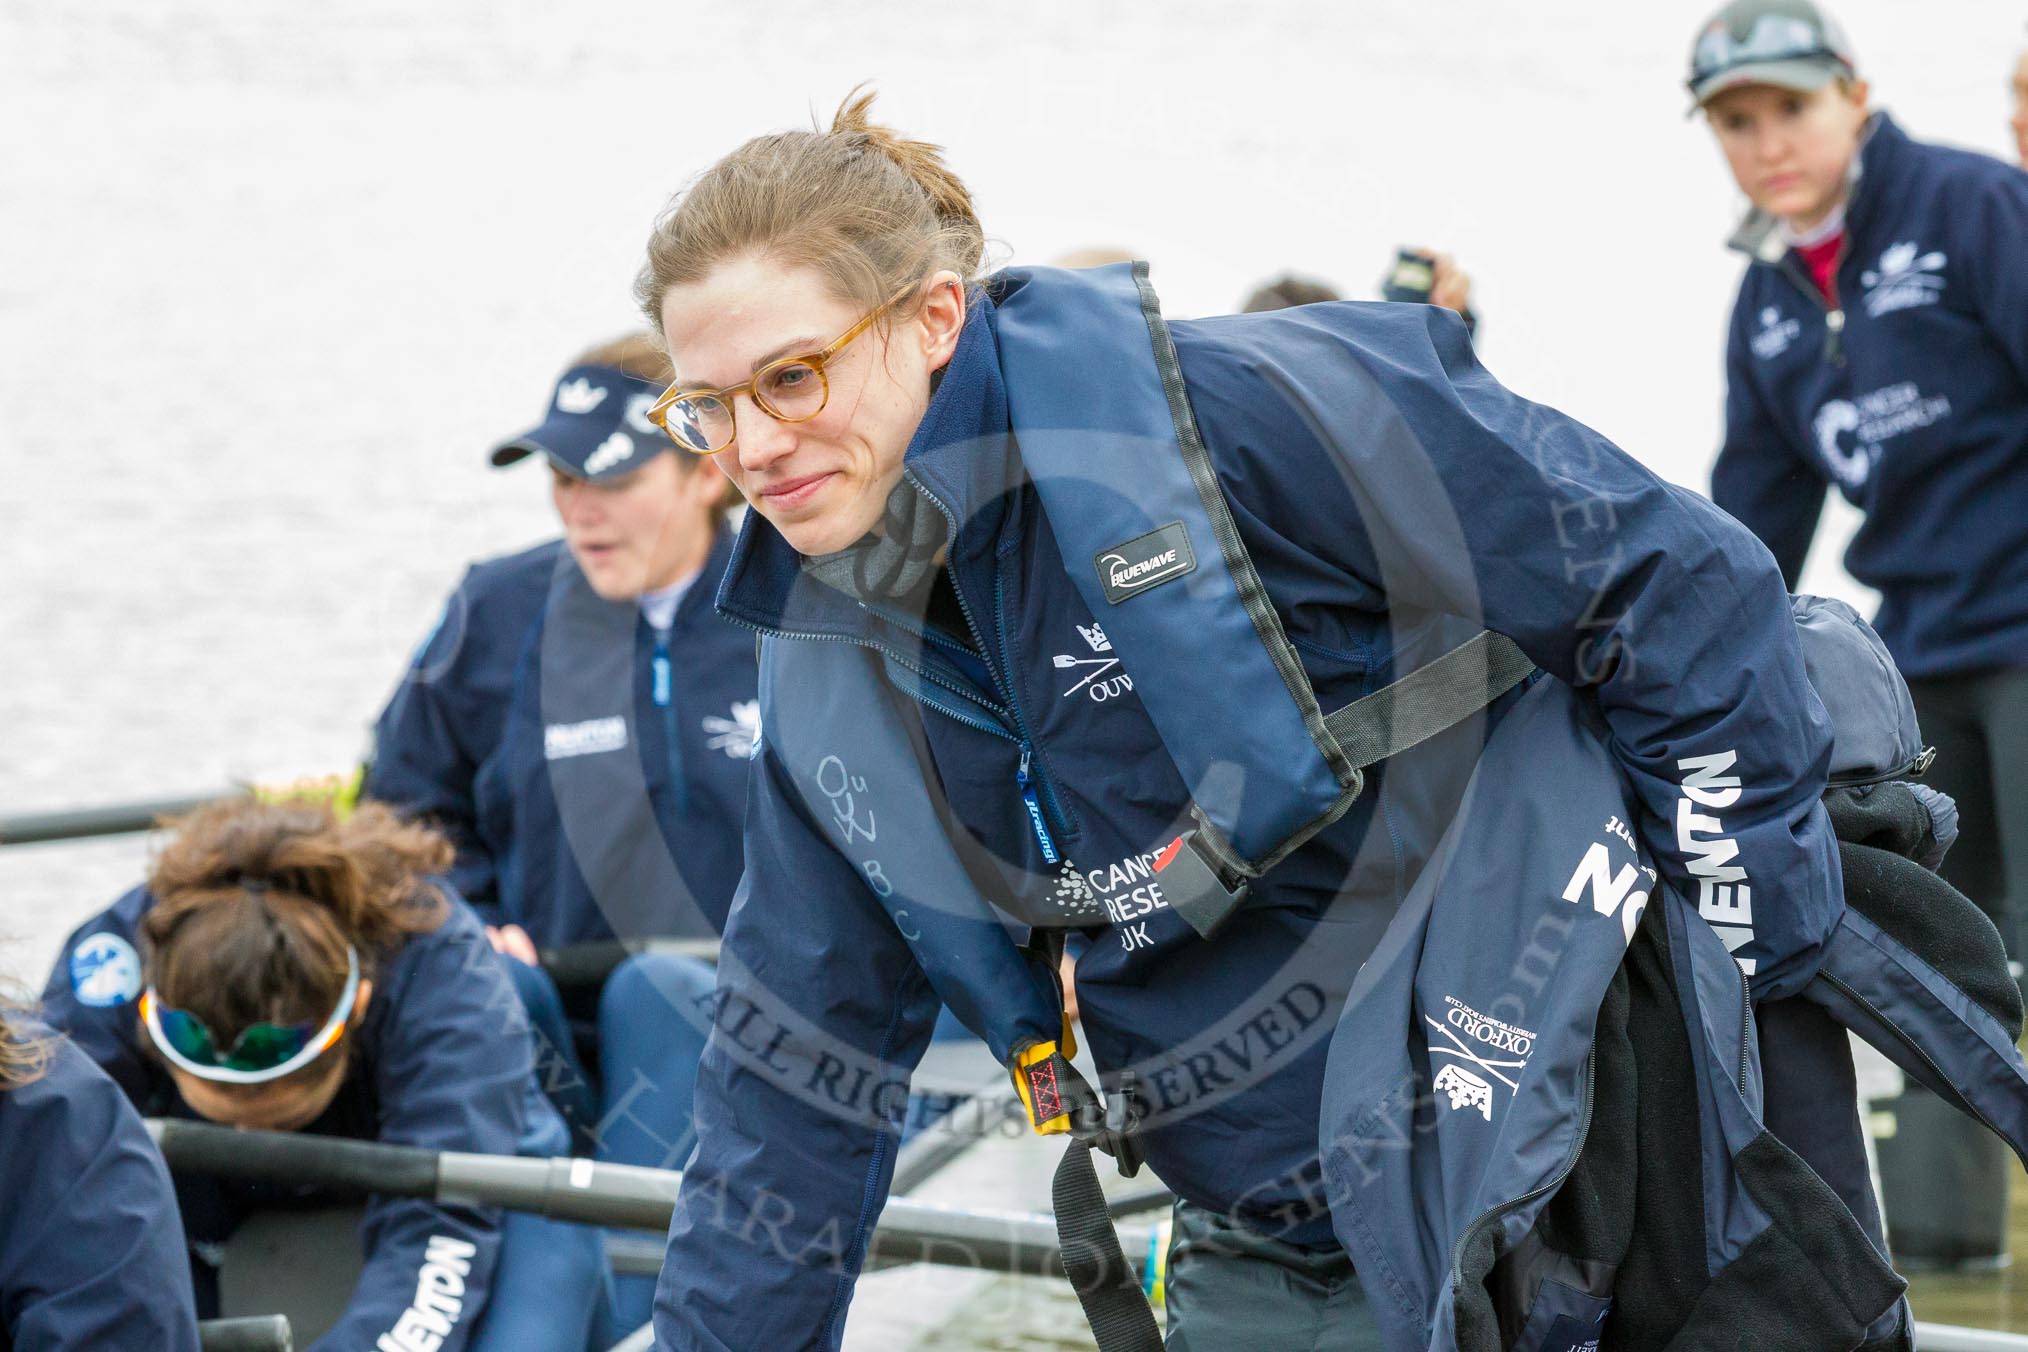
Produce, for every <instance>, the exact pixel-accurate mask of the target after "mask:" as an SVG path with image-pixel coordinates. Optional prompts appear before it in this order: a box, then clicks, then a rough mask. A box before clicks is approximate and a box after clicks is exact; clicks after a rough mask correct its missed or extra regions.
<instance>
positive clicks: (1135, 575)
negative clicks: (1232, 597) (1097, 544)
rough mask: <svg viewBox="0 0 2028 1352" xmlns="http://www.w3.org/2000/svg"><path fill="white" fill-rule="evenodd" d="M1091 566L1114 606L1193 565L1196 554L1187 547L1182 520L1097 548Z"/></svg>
mask: <svg viewBox="0 0 2028 1352" xmlns="http://www.w3.org/2000/svg"><path fill="white" fill-rule="evenodd" d="M1092 565H1093V567H1095V568H1097V569H1098V576H1099V585H1100V586H1102V587H1104V588H1105V592H1106V600H1108V601H1110V602H1111V603H1112V604H1114V605H1118V604H1119V603H1120V602H1122V601H1125V600H1127V599H1128V598H1130V597H1135V596H1139V595H1140V594H1141V593H1142V592H1144V591H1147V590H1148V589H1150V588H1151V587H1159V586H1161V585H1162V584H1163V583H1164V582H1171V581H1174V580H1175V579H1177V578H1179V577H1181V576H1183V575H1184V574H1185V573H1187V572H1189V571H1190V570H1191V569H1193V568H1195V567H1196V566H1197V556H1196V555H1195V554H1194V553H1192V552H1191V550H1190V533H1189V532H1188V531H1186V530H1185V529H1184V528H1183V523H1182V522H1181V521H1171V522H1170V523H1169V524H1168V525H1166V526H1158V527H1157V528H1155V529H1154V530H1151V531H1149V532H1148V533H1147V534H1146V535H1137V536H1135V537H1134V538H1133V539H1131V540H1129V541H1127V542H1126V543H1125V544H1121V545H1114V546H1113V547H1112V548H1111V549H1105V550H1100V551H1099V553H1098V554H1097V555H1096V556H1095V557H1094V558H1093V559H1092Z"/></svg>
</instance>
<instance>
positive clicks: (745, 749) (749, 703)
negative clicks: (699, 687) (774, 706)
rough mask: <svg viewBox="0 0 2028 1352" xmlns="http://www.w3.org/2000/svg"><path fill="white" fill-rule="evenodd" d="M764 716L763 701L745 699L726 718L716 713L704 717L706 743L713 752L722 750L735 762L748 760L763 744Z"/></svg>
mask: <svg viewBox="0 0 2028 1352" xmlns="http://www.w3.org/2000/svg"><path fill="white" fill-rule="evenodd" d="M760 736H761V715H760V701H759V700H757V699H743V700H737V701H735V702H734V704H733V706H732V708H731V709H730V710H729V711H728V713H727V716H726V717H724V718H720V717H719V716H718V715H717V714H706V715H705V716H704V737H705V742H704V744H705V745H706V746H708V747H710V748H711V749H712V750H713V751H723V752H724V753H725V754H726V755H728V756H730V757H732V758H733V759H734V760H746V759H748V758H749V757H751V756H752V755H753V750H754V748H755V747H756V746H758V745H759V744H760Z"/></svg>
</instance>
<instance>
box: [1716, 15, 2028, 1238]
mask: <svg viewBox="0 0 2028 1352" xmlns="http://www.w3.org/2000/svg"><path fill="white" fill-rule="evenodd" d="M1688 83H1689V88H1690V92H1691V96H1692V98H1693V99H1694V100H1695V105H1694V106H1695V108H1696V109H1699V110H1701V111H1702V112H1703V113H1704V115H1705V120H1706V122H1707V124H1708V125H1709V127H1710V129H1711V131H1712V134H1713V136H1714V137H1715V138H1716V140H1717V142H1718V147H1719V149H1720V151H1721V152H1722V153H1723V155H1724V157H1725V161H1726V164H1727V166H1728V167H1729V168H1730V169H1731V171H1732V175H1733V178H1734V179H1735V180H1736V181H1737V183H1738V185H1739V188H1740V191H1741V192H1743V193H1744V194H1745V195H1746V197H1747V199H1748V200H1749V202H1750V203H1751V210H1750V212H1749V213H1748V215H1747V217H1746V219H1745V221H1744V222H1743V223H1742V225H1741V226H1740V228H1739V230H1738V231H1737V233H1736V234H1735V235H1734V236H1733V238H1732V241H1731V244H1732V247H1733V248H1735V249H1737V250H1739V251H1740V252H1741V253H1743V254H1745V255H1746V257H1747V259H1748V266H1747V269H1746V274H1745V276H1744V278H1743V279H1742V281H1741V283H1740V289H1739V296H1738V300H1737V302H1736V303H1735V306H1734V309H1733V315H1732V323H1731V331H1730V340H1729V346H1728V351H1727V358H1726V377H1727V395H1726V426H1725V444H1724V447H1723V450H1722V451H1721V452H1720V454H1719V457H1718V462H1717V465H1716V467H1715V468H1714V470H1713V472H1712V484H1711V487H1712V497H1713V498H1714V499H1715V500H1716V501H1717V503H1718V505H1719V506H1720V507H1723V508H1724V509H1726V510H1727V511H1729V512H1731V513H1732V514H1733V515H1734V516H1736V517H1737V518H1739V520H1741V521H1742V522H1744V523H1745V524H1746V525H1747V526H1748V527H1749V528H1751V529H1752V530H1753V532H1754V533H1755V534H1756V535H1758V536H1759V537H1760V539H1761V540H1762V542H1763V543H1765V544H1766V545H1767V546H1768V548H1769V549H1770V550H1771V551H1773V553H1774V555H1775V558H1776V559H1777V561H1779V563H1780V564H1781V567H1782V571H1783V574H1784V576H1785V577H1786V579H1787V581H1788V583H1789V586H1790V587H1791V588H1792V589H1793V588H1794V587H1795V586H1796V583H1797V579H1798V576H1799V574H1800V573H1801V572H1802V567H1803V562H1804V558H1805V556H1806V554H1807V553H1808V551H1809V547H1810V543H1811V540H1812V538H1813V537H1814V536H1815V534H1816V528H1817V519H1818V516H1819V515H1820V513H1821V511H1822V508H1823V504H1824V497H1825V493H1826V490H1827V489H1829V488H1831V487H1836V488H1837V489H1838V491H1839V492H1840V493H1842V494H1844V496H1845V497H1846V498H1847V499H1848V500H1849V501H1851V502H1852V503H1853V504H1854V505H1856V506H1857V507H1859V508H1860V510H1861V511H1862V512H1864V513H1865V519H1864V521H1863V523H1862V524H1861V526H1860V528H1859V530H1858V533H1857V534H1856V535H1855V536H1854V537H1853V540H1852V543H1851V545H1850V547H1849V549H1848V550H1847V551H1846V555H1845V565H1846V567H1847V568H1848V569H1849V570H1850V571H1851V573H1852V575H1853V576H1854V577H1856V578H1857V579H1858V580H1859V581H1861V582H1863V583H1865V584H1867V585H1868V586H1870V587H1873V588H1876V589H1877V590H1878V591H1879V592H1880V607H1879V612H1878V614H1877V616H1876V617H1875V619H1874V624H1875V626H1876V627H1877V628H1878V629H1879V631H1880V634H1881V636H1882V637H1883V638H1884V639H1885V640H1886V642H1887V645H1888V648H1889V649H1890V651H1891V652H1892V653H1893V655H1894V659H1895V661H1896V662H1897V663H1898V664H1899V665H1900V667H1901V669H1902V671H1903V672H1904V673H1905V674H1906V675H1907V676H1908V678H1909V685H1910V687H1911V689H1912V691H1913V693H1914V696H1915V702H1916V707H1917V710H1918V711H1919V713H1920V715H1921V721H1922V729H1923V732H1924V734H1925V736H1926V738H1927V739H1928V740H1929V741H1931V742H1933V743H1934V744H1935V746H1936V751H1937V756H1936V764H1935V770H1934V772H1933V774H1932V775H1931V777H1930V782H1931V784H1932V785H1933V786H1934V787H1936V788H1938V789H1941V790H1943V791H1944V792H1946V793H1948V794H1950V795H1951V796H1952V797H1954V798H1956V799H1957V801H1958V803H1959V805H1960V807H1961V809H1962V810H1963V813H1964V831H1963V835H1962V838H1961V841H1960V843H1959V844H1958V846H1957V847H1956V849H1955V851H1954V852H1953V853H1952V854H1951V856H1950V858H1949V860H1948V861H1947V862H1946V863H1945V865H1944V867H1943V876H1944V877H1945V878H1946V879H1947V880H1949V881H1950V882H1952V883H1954V884H1955V885H1956V886H1957V887H1958V888H1959V889H1961V890H1962V891H1964V892H1965V893H1966V894H1967V895H1969V896H1970V897H1971V898H1972V899H1973V900H1974V901H1975V902H1977V903H1978V904H1979V906H1980V908H1981V909H1982V910H1984V911H1985V912H1986V914H1987V915H1988V916H1990V917H1991V918H1992V920H1993V921H1994V922H1995V923H1996V924H1997V925H1998V927H1999V929H2000V931H2001V933H2002V935H2003V936H2004V937H2005V939H2006V941H2007V944H2008V947H2009V950H2010V952H2012V953H2014V954H2015V955H2016V956H2017V957H2018V953H2019V950H2018V948H2017V947H2016V944H2017V943H2018V942H2019V937H2020V936H2019V935H2018V934H2017V933H2016V932H2015V920H2014V918H2013V917H2014V916H2015V915H2018V913H2019V911H2020V909H2021V908H2022V907H2023V906H2024V905H2028V510H2024V509H2023V504H2024V503H2028V319H2024V316H2028V174H2023V173H2022V172H2021V171H2020V170H2018V169H2016V168H2014V167H2013V166H2011V165H2007V164H2003V163H2001V162H2000V161H1998V160H1995V159H1992V158H1989V157H1987V156H1984V155H1978V154H1973V153H1970V152H1967V151H1962V150H1956V149H1951V148H1947V147H1944V146H1937V145H1929V144H1925V143H1923V142H1920V141H1916V140H1913V139H1911V138H1910V137H1909V136H1907V135H1906V134H1905V133H1904V132H1903V131H1902V130H1901V128H1900V127H1899V126H1897V125H1896V124H1895V122H1894V121H1893V119H1891V118H1890V117H1889V116H1888V115H1887V114H1886V113H1885V112H1881V111H1877V110H1875V109H1874V107H1873V106H1872V104H1871V102H1870V91H1869V89H1868V86H1867V84H1866V82H1865V81H1864V80H1862V79H1860V78H1859V70H1858V65H1857V60H1856V57H1855V55H1854V51H1853V47H1852V44H1851V42H1850V41H1849V40H1848V39H1847V37H1846V36H1845V34H1844V32H1843V30H1842V29H1841V28H1840V27H1839V25H1838V24H1837V22H1836V21H1835V20H1834V19H1833V18H1832V17H1831V16H1830V15H1828V14H1826V13H1824V12H1823V11H1822V10H1821V9H1819V8H1818V7H1817V6H1815V5H1813V4H1810V3H1808V0H1736V2H1735V3H1733V4H1730V5H1728V6H1726V7H1725V8H1724V9H1722V10H1720V11H1719V12H1718V13H1717V14H1715V15H1714V16H1712V18H1711V19H1710V20H1709V21H1708V22H1707V23H1706V24H1705V26H1704V27H1703V28H1702V29H1701V30H1700V32H1699V34H1698V37H1697V39H1696V41H1695V44H1694V46H1693V49H1692V53H1691V71H1690V78H1689V82H1688ZM1776 1019H1777V1020H1778V1019H1779V1013H1778V1012H1777V1014H1776ZM1774 1031H1775V1030H1773V1029H1764V1035H1763V1043H1764V1048H1765V1046H1766V1044H1767V1042H1768V1037H1769V1035H1770V1034H1772V1033H1773V1032H1774ZM1790 1031H1792V1032H1793V1031H1795V1030H1790ZM1768 1059H1769V1062H1770V1068H1769V1083H1770V1086H1771V1089H1770V1093H1771V1102H1770V1108H1769V1122H1770V1124H1771V1125H1776V1126H1779V1125H1780V1124H1781V1117H1782V1114H1781V1111H1780V1105H1779V1102H1778V1100H1779V1099H1780V1098H1781V1093H1780V1081H1781V1075H1780V1064H1779V1063H1780V1061H1781V1058H1780V1057H1779V1056H1777V1055H1773V1054H1770V1055H1769V1058H1768ZM1805 1134H1806V1135H1810V1136H1813V1137H1814V1138H1815V1139H1816V1141H1817V1145H1818V1147H1819V1148H1818V1149H1812V1148H1811V1143H1810V1141H1808V1140H1804V1141H1801V1142H1798V1141H1797V1140H1796V1139H1793V1138H1791V1137H1789V1136H1786V1135H1785V1139H1789V1140H1790V1143H1791V1144H1794V1145H1796V1146H1797V1148H1798V1149H1799V1150H1801V1151H1802V1153H1804V1154H1805V1155H1806V1156H1807V1157H1809V1158H1810V1160H1811V1163H1812V1164H1813V1165H1817V1166H1818V1168H1819V1171H1820V1172H1822V1173H1824V1175H1825V1177H1826V1178H1827V1179H1829V1180H1830V1181H1832V1182H1834V1183H1839V1179H1840V1173H1841V1169H1840V1168H1839V1167H1838V1166H1837V1164H1836V1163H1835V1162H1832V1163H1827V1162H1826V1152H1827V1151H1828V1154H1829V1156H1830V1157H1832V1158H1833V1160H1834V1161H1835V1157H1837V1156H1839V1155H1842V1156H1843V1160H1844V1165H1845V1168H1844V1169H1843V1170H1842V1172H1843V1173H1844V1174H1846V1175H1848V1177H1847V1178H1846V1181H1845V1182H1844V1183H1841V1184H1840V1191H1841V1192H1844V1193H1845V1194H1846V1196H1847V1200H1848V1201H1851V1202H1854V1204H1855V1206H1857V1205H1858V1204H1859V1196H1858V1195H1860V1194H1863V1193H1864V1192H1865V1191H1866V1188H1865V1177H1864V1175H1865V1162H1864V1159H1863V1156H1861V1155H1860V1153H1859V1150H1860V1146H1859V1142H1858V1132H1857V1127H1856V1124H1850V1125H1849V1130H1846V1131H1845V1132H1844V1133H1843V1135H1844V1145H1843V1147H1842V1148H1841V1149H1833V1148H1829V1147H1826V1146H1824V1144H1823V1133H1822V1132H1821V1131H1817V1132H1811V1133H1805ZM1902 1135H1903V1136H1904V1137H1910V1136H1918V1137H1919V1136H1924V1135H1925V1133H1923V1132H1909V1131H1906V1130H1904V1132H1903V1133H1902ZM1905 1145H1906V1141H1905V1140H1904V1141H1903V1142H1901V1143H1900V1144H1899V1145H1898V1146H1897V1147H1896V1148H1897V1149H1899V1148H1901V1147H1902V1146H1905ZM1939 1148H1945V1149H1952V1150H1955V1149H1957V1148H1958V1147H1957V1146H1956V1145H1955V1144H1950V1145H1947V1146H1944V1147H1939ZM1913 1172H1917V1171H1912V1170H1908V1169H1903V1170H1899V1171H1897V1170H1895V1169H1888V1168H1884V1169H1883V1178H1884V1181H1885V1187H1886V1191H1887V1194H1888V1199H1887V1200H1888V1211H1889V1218H1888V1219H1889V1222H1890V1224H1891V1225H1893V1226H1894V1228H1895V1232H1896V1233H1895V1248H1896V1252H1897V1255H1898V1256H1900V1257H1904V1258H1906V1257H1911V1256H1917V1251H1918V1250H1919V1249H1923V1248H1927V1247H1928V1244H1927V1242H1926V1241H1921V1240H1919V1238H1918V1236H1917V1234H1916V1233H1915V1232H1914V1230H1913V1229H1912V1228H1911V1227H1910V1226H1909V1225H1908V1224H1906V1223H1905V1222H1907V1221H1908V1219H1909V1216H1908V1213H1907V1212H1906V1211H1904V1213H1903V1222H1904V1223H1903V1224H1895V1216H1894V1212H1895V1210H1896V1205H1895V1203H1896V1197H1895V1194H1896V1191H1897V1186H1898V1185H1901V1184H1905V1183H1906V1181H1907V1179H1908V1178H1909V1177H1910V1176H1911V1175H1912V1173H1913ZM1855 1173H1856V1175H1857V1177H1856V1178H1852V1177H1849V1175H1852V1174H1855ZM2000 1188H2001V1196H2004V1179H2002V1181H2001V1183H2000ZM1988 1242H1989V1243H1992V1242H2000V1243H2003V1241H2001V1240H1999V1238H1998V1232H1997V1228H1996V1229H1995V1231H1994V1234H1993V1238H1992V1239H1991V1240H1989V1241H1988ZM1927 1256H1930V1257H1933V1258H1936V1259H1940V1260H1946V1261H1948V1260H1954V1259H1958V1258H1965V1257H1970V1256H1973V1255H1972V1254H1971V1253H1968V1252H1963V1251H1960V1248H1959V1246H1958V1244H1957V1242H1956V1241H1955V1240H1952V1241H1950V1242H1948V1243H1941V1247H1940V1248H1939V1249H1938V1250H1937V1251H1936V1252H1933V1253H1931V1254H1928V1255H1927Z"/></svg>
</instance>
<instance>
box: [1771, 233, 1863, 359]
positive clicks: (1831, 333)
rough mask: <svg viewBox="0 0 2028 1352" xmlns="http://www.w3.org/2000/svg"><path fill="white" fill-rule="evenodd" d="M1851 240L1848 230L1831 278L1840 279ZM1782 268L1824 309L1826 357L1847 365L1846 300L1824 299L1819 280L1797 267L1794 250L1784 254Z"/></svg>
mask: <svg viewBox="0 0 2028 1352" xmlns="http://www.w3.org/2000/svg"><path fill="white" fill-rule="evenodd" d="M1851 243H1852V237H1851V235H1850V234H1849V233H1848V234H1847V235H1846V236H1845V238H1844V240H1843V241H1841V242H1840V243H1839V245H1838V256H1837V258H1836V259H1834V260H1833V261H1832V263H1831V280H1832V282H1833V283H1836V281H1837V280H1838V269H1839V268H1841V267H1843V266H1844V265H1845V253H1846V250H1847V249H1849V248H1850V247H1851ZM1780 269H1781V273H1782V275H1783V276H1784V277H1787V278H1788V279H1789V281H1790V282H1792V283H1793V284H1794V285H1795V287H1796V289H1797V290H1799V291H1801V292H1802V293H1803V295H1804V296H1806V297H1807V298H1808V299H1809V300H1810V301H1811V303H1812V304H1814V305H1815V306H1816V307H1817V308H1818V309H1819V310H1822V311H1823V312H1824V360H1825V361H1827V362H1829V363H1830V364H1831V365H1833V366H1843V365H1844V364H1845V349H1844V345H1843V342H1842V338H1843V335H1844V332H1845V306H1844V302H1843V300H1842V299H1841V300H1840V301H1839V304H1838V306H1837V308H1835V309H1834V308H1832V306H1831V304H1830V302H1828V301H1826V300H1825V299H1824V293H1823V292H1821V291H1819V290H1817V284H1816V282H1815V281H1813V280H1812V279H1811V278H1809V277H1807V276H1805V275H1804V274H1803V273H1802V272H1801V271H1799V270H1798V269H1797V267H1796V263H1795V258H1794V256H1793V255H1792V254H1783V255H1782V261H1781V263H1780Z"/></svg>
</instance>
